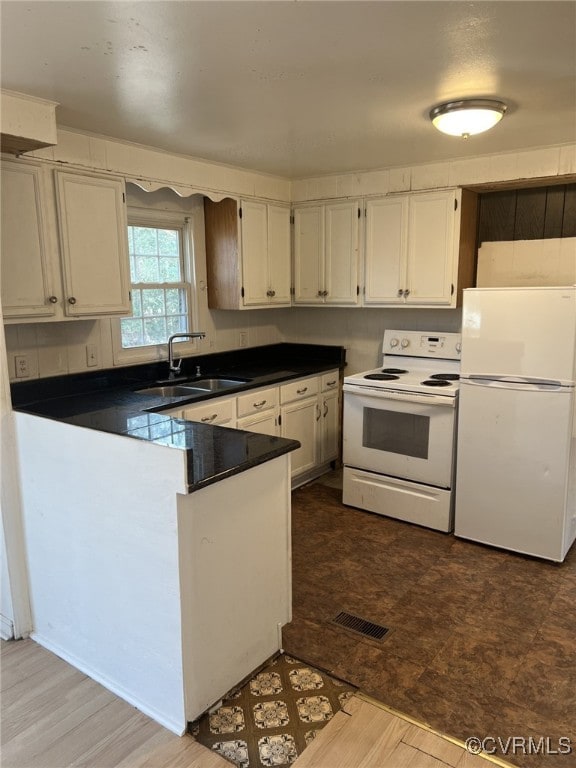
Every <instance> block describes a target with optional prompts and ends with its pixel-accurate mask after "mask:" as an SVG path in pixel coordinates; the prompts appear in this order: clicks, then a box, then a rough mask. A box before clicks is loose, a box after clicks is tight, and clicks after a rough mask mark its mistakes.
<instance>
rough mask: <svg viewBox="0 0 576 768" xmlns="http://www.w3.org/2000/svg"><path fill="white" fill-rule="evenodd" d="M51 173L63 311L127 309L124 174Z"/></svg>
mask: <svg viewBox="0 0 576 768" xmlns="http://www.w3.org/2000/svg"><path fill="white" fill-rule="evenodd" d="M55 174H56V192H57V200H58V220H59V231H60V248H61V255H62V266H63V278H64V293H65V312H66V314H67V315H70V316H73V317H86V316H94V315H118V314H120V315H125V314H129V313H130V273H129V261H128V229H127V222H126V205H125V198H124V180H123V179H119V178H115V177H111V176H106V177H102V176H84V175H80V174H75V173H65V172H62V171H56V172H55Z"/></svg>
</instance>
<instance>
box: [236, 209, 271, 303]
mask: <svg viewBox="0 0 576 768" xmlns="http://www.w3.org/2000/svg"><path fill="white" fill-rule="evenodd" d="M241 210H242V220H241V227H240V228H241V232H242V284H243V288H244V298H243V300H242V303H243V304H244V306H245V307H249V306H258V305H262V304H268V302H269V298H268V296H267V295H266V293H267V291H268V290H269V287H268V220H267V210H266V203H257V202H253V201H247V200H243V201H242V208H241Z"/></svg>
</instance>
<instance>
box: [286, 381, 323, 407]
mask: <svg viewBox="0 0 576 768" xmlns="http://www.w3.org/2000/svg"><path fill="white" fill-rule="evenodd" d="M317 394H318V377H317V376H313V377H311V378H309V379H300V380H299V381H291V382H290V383H289V384H283V385H282V386H281V387H280V402H281V403H291V402H292V401H294V400H302V399H303V398H305V397H311V396H312V395H317Z"/></svg>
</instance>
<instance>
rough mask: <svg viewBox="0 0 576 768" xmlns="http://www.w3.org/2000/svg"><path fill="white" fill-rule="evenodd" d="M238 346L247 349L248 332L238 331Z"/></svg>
mask: <svg viewBox="0 0 576 768" xmlns="http://www.w3.org/2000/svg"><path fill="white" fill-rule="evenodd" d="M238 342H239V343H238V346H240V347H247V346H248V331H240V333H239V337H238Z"/></svg>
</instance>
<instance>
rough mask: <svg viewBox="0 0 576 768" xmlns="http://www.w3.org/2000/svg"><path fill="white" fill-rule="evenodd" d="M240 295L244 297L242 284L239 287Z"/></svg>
mask: <svg viewBox="0 0 576 768" xmlns="http://www.w3.org/2000/svg"><path fill="white" fill-rule="evenodd" d="M240 296H242V298H244V286H242V288H240Z"/></svg>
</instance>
